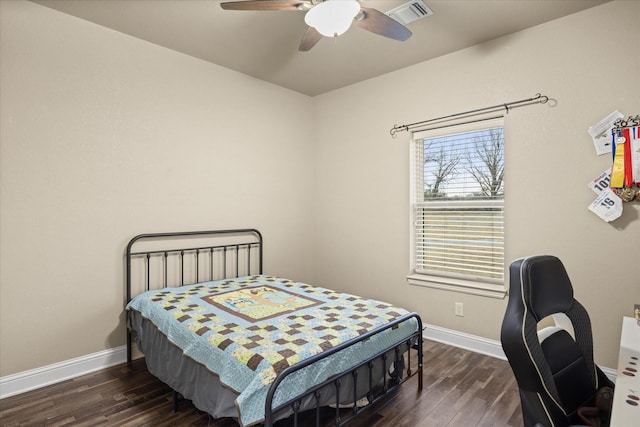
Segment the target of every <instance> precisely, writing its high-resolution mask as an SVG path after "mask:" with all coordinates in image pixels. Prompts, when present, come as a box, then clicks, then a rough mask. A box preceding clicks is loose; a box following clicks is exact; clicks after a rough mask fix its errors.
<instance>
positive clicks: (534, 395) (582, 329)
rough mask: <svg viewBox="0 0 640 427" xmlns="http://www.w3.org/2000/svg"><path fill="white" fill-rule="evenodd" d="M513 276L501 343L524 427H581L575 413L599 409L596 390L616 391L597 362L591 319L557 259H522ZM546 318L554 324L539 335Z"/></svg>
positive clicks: (512, 268) (511, 273) (511, 272)
mask: <svg viewBox="0 0 640 427" xmlns="http://www.w3.org/2000/svg"><path fill="white" fill-rule="evenodd" d="M509 273H510V284H509V302H508V305H507V311H506V313H505V315H504V320H503V322H502V331H501V341H502V348H503V349H504V352H505V354H506V356H507V359H508V360H509V364H510V365H511V368H512V370H513V373H514V375H515V377H516V381H517V382H518V388H519V389H520V401H521V404H522V414H523V419H524V425H525V427H534V426H545V427H566V426H569V425H574V424H581V421H580V418H579V416H578V415H577V409H578V408H579V407H581V406H595V402H594V400H595V396H596V393H597V391H598V389H599V388H601V387H604V386H609V387H613V383H612V382H611V381H609V379H608V378H607V377H606V376H605V375H604V373H603V372H602V371H601V370H600V369H599V368H598V367H597V366H596V365H595V363H594V361H593V341H592V336H591V322H590V320H589V315H588V314H587V312H586V310H585V309H584V307H583V306H582V305H581V304H580V303H579V302H578V301H576V300H575V299H574V298H573V288H572V287H571V282H570V280H569V276H568V275H567V272H566V270H565V268H564V266H563V265H562V262H560V260H559V259H558V258H556V257H553V256H547V255H543V256H533V257H528V258H522V259H518V260H516V261H514V262H513V263H512V264H511V266H510V268H509ZM547 316H552V318H553V320H554V322H555V324H556V325H555V326H548V327H546V328H543V329H541V330H540V331H538V322H540V321H541V320H542V319H544V318H546V317H547ZM574 337H575V338H574Z"/></svg>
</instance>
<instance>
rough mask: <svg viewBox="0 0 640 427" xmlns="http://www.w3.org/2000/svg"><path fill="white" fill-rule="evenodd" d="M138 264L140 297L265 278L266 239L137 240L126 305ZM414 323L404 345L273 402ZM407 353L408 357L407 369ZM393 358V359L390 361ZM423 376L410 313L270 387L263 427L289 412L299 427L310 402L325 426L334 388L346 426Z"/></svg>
mask: <svg viewBox="0 0 640 427" xmlns="http://www.w3.org/2000/svg"><path fill="white" fill-rule="evenodd" d="M193 240H211V241H212V242H213V243H212V244H199V242H197V243H196V244H193V243H192V241H193ZM169 242H174V244H173V245H172V246H173V247H171V248H168V247H166V246H167V243H169ZM146 243H151V245H150V246H149V247H147V248H143V249H136V250H134V247H136V246H144V245H145V244H146ZM180 243H181V244H180ZM137 259H138V260H142V264H143V265H144V267H143V271H141V272H140V271H138V273H139V274H140V275H142V276H144V278H143V282H144V289H143V290H142V291H140V292H139V293H142V292H144V291H148V290H151V289H161V288H166V287H170V286H185V285H190V284H196V283H201V282H205V281H212V280H218V279H226V278H236V277H240V276H248V275H260V274H262V269H263V239H262V234H261V233H260V232H259V231H258V230H256V229H234V230H211V231H187V232H174V233H152V234H140V235H137V236H135V237H134V238H132V239H131V240H130V241H129V243H128V244H127V249H126V303H128V302H129V301H131V299H132V298H133V295H132V294H133V293H134V289H133V286H134V283H133V281H134V277H133V273H134V267H133V262H134V261H135V260H137ZM138 262H140V261H138ZM152 266H153V268H152ZM207 273H208V274H207ZM411 319H415V321H416V322H417V325H418V328H417V330H416V332H415V333H413V334H412V335H411V336H410V337H408V338H407V339H405V340H404V341H402V342H399V343H396V344H394V345H392V346H390V347H388V348H386V349H384V350H382V351H380V352H378V353H377V354H375V355H374V356H372V357H370V358H368V359H367V360H363V361H361V362H360V363H359V364H357V365H356V366H354V367H353V368H351V369H349V370H348V371H346V372H343V373H342V374H339V375H337V376H333V377H331V378H329V379H327V380H326V381H324V382H322V383H320V384H317V385H314V386H313V387H311V388H309V389H307V391H306V392H305V393H304V394H303V395H300V396H297V397H295V398H294V399H291V400H289V401H287V402H284V403H282V404H280V405H278V406H277V407H274V406H273V399H274V396H275V393H276V391H277V389H278V386H279V385H280V384H281V383H282V381H283V380H284V379H285V378H286V377H288V376H289V375H292V374H294V373H295V372H297V371H298V370H300V369H303V368H305V367H307V366H309V365H311V364H313V363H316V362H318V361H319V360H321V359H324V358H326V357H328V356H331V355H332V354H334V353H336V352H339V351H341V350H344V349H345V348H348V347H350V346H353V345H356V344H358V343H361V342H363V341H365V340H368V339H370V338H371V337H372V336H374V335H376V334H379V333H381V332H384V331H385V330H387V329H391V328H394V327H396V326H397V325H398V324H400V323H402V322H406V321H409V320H411ZM412 351H415V353H416V357H417V369H416V370H415V371H414V370H412V362H411V357H412V356H411V353H412ZM405 353H406V354H407V363H406V370H405V359H404V354H405ZM390 354H391V355H392V356H391V357H392V358H393V360H389V355H390ZM131 361H132V332H131V331H130V330H129V328H128V327H127V363H128V364H130V363H131ZM377 363H378V364H380V363H381V364H382V371H383V374H382V378H381V379H380V378H374V375H373V372H374V368H375V366H376V364H377ZM387 366H393V371H392V372H388V371H387V369H386V367H387ZM422 371H423V350H422V320H421V318H420V316H419V315H418V314H416V313H409V314H407V315H405V316H403V317H401V318H398V319H396V320H395V321H393V322H390V323H388V324H386V325H383V326H381V327H378V328H377V329H374V330H372V331H370V332H368V333H366V334H363V335H361V336H359V337H356V338H354V339H352V340H350V341H347V342H345V343H343V344H341V345H338V346H336V347H333V348H331V349H329V350H326V351H323V352H322V353H319V354H317V355H315V356H313V357H310V358H308V359H305V360H303V361H301V362H299V363H296V364H295V365H292V366H290V367H288V368H287V369H285V370H284V371H282V372H281V373H280V374H279V375H278V376H277V377H276V379H275V380H274V382H273V383H272V384H271V386H270V388H269V391H268V394H267V399H266V404H265V422H264V424H263V425H264V426H265V427H271V426H273V425H274V423H275V422H276V414H277V413H278V412H280V411H284V410H287V409H289V410H290V412H292V413H293V415H292V416H293V423H294V426H298V418H299V415H300V408H301V404H302V402H303V400H304V399H309V398H311V399H312V400H315V420H316V421H315V425H316V426H317V427H319V426H320V396H321V394H322V393H323V390H327V387H331V388H335V396H336V399H335V408H336V409H335V418H334V419H335V425H336V426H342V425H344V424H346V423H348V422H349V421H350V420H352V419H353V418H354V417H355V416H356V415H358V414H359V413H360V412H362V411H364V410H366V409H368V408H369V407H371V406H372V405H373V403H375V402H377V401H378V400H380V399H382V398H383V397H384V396H385V395H386V394H387V393H389V392H391V391H393V390H395V389H396V388H397V387H399V386H400V385H401V384H402V383H403V382H404V381H406V380H407V379H408V378H409V377H412V376H414V375H418V391H421V390H422V388H423V375H422V374H423V372H422ZM363 372H365V375H366V377H367V378H365V379H364V380H363V379H358V377H359V375H362V373H363ZM405 374H406V375H405ZM347 377H350V378H347ZM345 379H348V380H353V384H354V386H353V396H348V398H349V399H352V402H353V405H352V408H351V410H350V411H345V410H344V409H342V410H341V409H340V408H341V407H342V408H344V406H341V405H340V402H344V401H345V399H343V398H341V397H340V385H341V383H342V382H343V381H345ZM380 380H381V381H380ZM358 381H360V382H358ZM362 381H365V384H367V388H368V392H367V394H366V398H367V401H368V403H369V404H368V405H366V406H364V407H359V406H358V405H356V401H357V400H358V396H357V394H356V393H357V390H356V389H357V386H356V384H362ZM380 382H382V384H380ZM178 392H179V390H174V391H173V396H174V410H175V411H177V406H178ZM345 412H347V414H345Z"/></svg>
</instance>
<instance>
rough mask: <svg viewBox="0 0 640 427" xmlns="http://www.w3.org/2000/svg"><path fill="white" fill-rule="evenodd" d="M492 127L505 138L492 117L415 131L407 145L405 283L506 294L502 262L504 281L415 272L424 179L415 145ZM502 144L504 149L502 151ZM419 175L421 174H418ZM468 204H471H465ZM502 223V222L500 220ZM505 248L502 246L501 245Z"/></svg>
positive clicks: (501, 124) (500, 120) (501, 120)
mask: <svg viewBox="0 0 640 427" xmlns="http://www.w3.org/2000/svg"><path fill="white" fill-rule="evenodd" d="M495 127H502V129H503V136H504V118H503V117H502V116H501V117H491V118H487V119H482V120H474V121H473V122H471V123H460V124H454V125H451V126H447V127H443V128H439V129H429V130H423V131H416V132H414V133H413V134H412V136H411V143H410V146H411V147H410V209H409V212H410V222H409V229H410V250H409V252H410V274H409V275H408V276H407V282H408V283H409V284H411V285H416V286H424V287H429V288H434V289H441V290H446V291H452V292H462V293H467V294H473V295H479V296H485V297H491V298H499V299H502V298H504V297H505V296H506V294H507V287H506V283H505V280H506V276H507V269H506V263H505V260H504V259H503V266H502V267H503V278H502V279H490V278H472V277H470V275H457V274H454V273H451V272H448V273H443V274H438V273H437V272H431V271H417V270H416V264H417V261H416V253H417V250H418V248H417V247H416V234H417V232H416V227H417V211H418V206H417V205H418V204H422V203H424V202H422V203H421V202H418V201H417V200H418V198H417V192H418V185H417V183H418V179H420V180H422V179H423V175H422V174H423V173H424V171H423V170H419V169H418V161H417V160H418V159H417V156H418V153H417V145H418V144H421V141H422V140H424V139H427V138H437V137H441V136H446V135H455V134H461V133H467V132H473V131H479V130H483V129H490V128H495ZM504 147H505V145H504V143H503V150H504ZM418 174H420V175H418ZM505 199H506V194H505V195H504V196H503V200H502V211H503V214H504V200H505ZM485 202H486V203H487V205H489V204H495V201H485ZM432 203H439V204H440V205H447V204H448V205H456V206H464V204H465V202H464V201H460V202H451V201H449V202H432ZM466 204H467V205H472V204H473V203H466ZM478 204H482V202H478ZM503 224H504V220H503ZM503 248H504V246H503Z"/></svg>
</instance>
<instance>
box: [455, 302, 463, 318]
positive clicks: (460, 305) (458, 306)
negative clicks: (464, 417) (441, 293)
mask: <svg viewBox="0 0 640 427" xmlns="http://www.w3.org/2000/svg"><path fill="white" fill-rule="evenodd" d="M456 316H460V317H464V304H463V303H461V302H457V303H456Z"/></svg>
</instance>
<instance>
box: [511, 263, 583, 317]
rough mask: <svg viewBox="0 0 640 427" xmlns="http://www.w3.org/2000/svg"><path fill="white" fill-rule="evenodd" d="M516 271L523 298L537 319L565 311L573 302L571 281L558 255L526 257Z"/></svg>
mask: <svg viewBox="0 0 640 427" xmlns="http://www.w3.org/2000/svg"><path fill="white" fill-rule="evenodd" d="M512 273H513V272H512ZM519 273H520V283H521V286H522V289H521V292H522V298H523V301H524V303H525V304H526V305H527V308H528V309H529V310H530V311H531V313H532V314H533V316H534V317H535V318H536V320H538V321H539V320H541V319H543V318H545V317H547V316H549V315H551V314H555V313H566V312H567V311H568V310H569V309H570V308H571V306H572V305H573V301H574V300H573V287H572V286H571V280H569V275H568V274H567V271H566V270H565V268H564V265H562V262H561V261H560V260H559V259H558V258H556V257H554V256H551V255H538V256H532V257H529V258H525V259H524V260H523V261H522V263H521V264H520V272H519Z"/></svg>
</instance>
